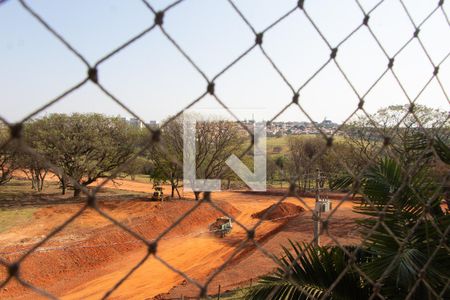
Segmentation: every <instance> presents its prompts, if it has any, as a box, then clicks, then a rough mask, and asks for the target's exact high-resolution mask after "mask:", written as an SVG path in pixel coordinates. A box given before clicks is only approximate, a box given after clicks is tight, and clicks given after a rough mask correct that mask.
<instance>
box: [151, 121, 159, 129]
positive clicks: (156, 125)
mask: <svg viewBox="0 0 450 300" xmlns="http://www.w3.org/2000/svg"><path fill="white" fill-rule="evenodd" d="M148 126H150V128H158V126H159V124H158V122H157V121H155V120H150V121H149V122H148Z"/></svg>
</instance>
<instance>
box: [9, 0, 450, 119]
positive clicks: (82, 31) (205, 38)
mask: <svg viewBox="0 0 450 300" xmlns="http://www.w3.org/2000/svg"><path fill="white" fill-rule="evenodd" d="M149 2H150V3H151V4H152V5H153V6H154V7H155V9H162V8H164V7H165V6H167V5H168V4H170V3H171V2H172V1H149ZM296 2H297V1H287V0H283V1H274V0H271V1H269V0H267V1H266V0H264V1H262V0H259V1H257V0H241V1H235V3H236V5H237V6H238V7H239V9H240V10H241V11H242V13H243V14H244V15H245V16H246V17H247V18H248V20H249V21H250V23H251V24H252V25H253V26H254V27H255V29H256V30H257V31H261V30H263V29H264V28H266V27H267V26H268V25H270V24H271V23H272V22H274V21H275V20H276V19H277V18H278V17H280V16H281V15H283V14H284V13H285V12H287V11H289V10H290V9H291V8H292V7H294V6H295V5H296ZM377 2H378V1H373V0H361V1H360V3H361V4H362V6H363V7H364V9H365V10H366V11H368V10H370V9H371V8H372V7H373V6H374V5H375V4H376V3H377ZM449 2H450V1H445V4H444V9H445V11H446V12H447V14H448V15H449V14H450V5H449ZM27 3H29V5H30V6H31V7H32V8H33V9H35V10H36V11H37V12H38V13H39V14H40V15H42V16H43V17H44V19H45V20H46V21H47V22H48V23H49V24H50V25H51V26H52V27H53V28H55V29H56V30H57V31H58V32H59V33H60V34H61V35H62V36H63V37H64V38H66V39H67V41H68V42H69V43H70V44H71V45H72V46H73V47H74V48H75V49H77V50H78V51H79V52H80V53H81V54H82V55H83V56H84V57H85V58H86V59H87V60H88V62H89V63H91V64H93V63H95V62H96V61H97V60H99V59H100V58H102V57H103V56H104V55H106V54H107V53H109V52H110V51H112V50H113V49H115V48H116V47H118V46H119V45H121V44H122V43H124V42H125V41H126V40H128V39H129V38H131V37H133V36H135V35H137V34H138V33H140V32H141V31H142V30H144V29H145V28H147V27H149V26H151V24H152V23H153V19H154V17H153V15H152V13H151V12H150V11H149V10H148V9H147V8H146V7H145V5H144V4H143V3H142V1H139V0H128V1H118V0H95V1H94V0H78V1H66V0H64V1H62V0H60V1H56V0H53V1H51V0H41V1H28V2H27ZM404 3H405V5H406V6H407V8H408V9H409V10H410V12H411V15H412V17H413V19H414V21H415V22H416V23H420V22H421V21H422V20H423V18H425V17H426V16H427V15H428V13H429V12H431V11H432V10H433V9H434V8H435V7H436V6H437V3H438V1H431V0H430V1H428V0H427V1H420V0H405V1H404ZM305 7H306V9H307V11H308V13H309V14H310V16H311V17H312V19H313V20H314V21H315V22H316V24H317V26H318V27H319V28H320V30H321V31H322V32H323V34H324V35H325V37H326V39H327V40H328V41H329V43H330V44H331V45H332V46H333V47H334V46H335V45H337V44H338V43H339V42H340V41H341V40H342V39H343V38H344V37H345V36H346V35H348V33H350V32H351V31H352V30H353V29H355V28H356V27H357V26H358V25H359V24H361V22H362V20H363V17H364V16H363V13H362V12H361V10H360V9H359V8H358V6H357V4H356V1H354V0H339V1H336V0H314V1H312V0H311V1H305ZM369 24H370V27H371V28H372V30H373V31H374V33H375V34H376V35H377V36H378V38H379V40H380V41H381V43H382V44H383V45H384V47H385V49H386V51H387V52H388V54H389V55H393V54H394V53H396V52H397V51H398V49H399V48H400V47H401V46H402V45H403V44H404V43H405V42H406V41H407V40H408V39H409V38H410V37H411V36H412V34H413V32H414V27H413V25H412V24H411V22H410V21H409V19H408V17H407V15H406V14H405V12H404V11H403V10H402V7H401V5H400V2H399V1H398V0H386V1H385V2H384V3H383V4H381V5H380V6H379V7H378V8H377V9H376V10H374V11H373V13H372V14H371V18H370V23H369ZM164 28H165V29H166V30H167V32H168V33H169V34H170V35H171V36H172V37H173V38H174V39H175V40H176V41H177V42H178V43H179V44H180V46H181V47H182V48H183V49H184V50H185V51H186V53H187V54H188V55H189V56H190V57H191V58H192V59H193V60H194V61H195V62H196V64H198V66H199V67H200V68H201V69H202V70H203V71H204V72H205V74H206V75H207V76H208V77H209V78H212V77H214V75H216V74H217V73H218V72H219V71H221V70H222V69H223V68H224V67H225V66H226V65H227V64H229V63H230V62H231V61H233V60H234V59H235V58H236V57H238V56H239V55H240V54H241V53H243V52H244V51H245V50H246V49H248V48H249V47H250V46H251V45H252V44H253V43H254V35H253V33H252V32H251V31H250V30H249V28H248V27H247V26H246V24H245V23H244V22H243V21H242V20H241V19H240V18H239V16H238V14H237V13H236V12H235V11H234V10H233V9H232V7H231V5H230V4H229V3H228V2H227V1H225V0H203V1H201V0H186V1H184V2H182V3H181V4H179V5H178V6H176V7H175V8H173V9H171V10H170V11H168V13H167V14H166V16H165V18H164ZM0 37H1V38H0V103H1V108H0V116H1V117H3V118H5V119H6V120H7V121H10V122H15V121H19V120H21V119H22V118H23V117H25V116H26V115H27V114H28V113H30V112H32V111H33V110H35V109H37V108H39V107H40V106H42V105H44V104H45V103H46V102H47V101H49V100H50V99H52V98H54V97H56V96H58V95H59V94H61V93H62V92H63V91H65V90H66V89H68V88H70V87H72V86H74V85H75V84H76V83H78V82H80V81H81V80H82V79H83V78H84V77H85V74H86V67H85V66H84V65H83V63H82V62H81V61H80V60H79V59H78V58H77V57H76V56H75V55H73V54H72V53H71V52H69V51H68V50H67V49H66V48H65V47H64V46H63V45H62V44H61V43H60V42H59V41H58V40H57V39H55V38H54V37H53V36H52V35H51V34H50V33H49V32H48V31H46V30H45V28H44V27H43V26H42V25H41V24H39V23H38V22H37V21H36V20H35V19H34V18H33V17H32V16H31V15H30V14H29V13H28V12H27V11H25V10H24V9H23V7H21V5H20V4H19V2H18V1H15V0H9V1H7V2H6V3H4V4H2V5H0ZM420 37H421V39H422V41H423V43H424V46H425V47H426V49H427V50H428V52H429V54H430V57H431V59H432V60H433V61H434V63H438V62H440V61H442V59H444V57H445V56H446V55H447V54H448V53H449V52H450V26H449V24H448V23H447V21H446V19H445V16H444V14H443V13H442V11H440V10H439V11H438V12H437V13H436V14H434V15H433V16H432V17H431V18H430V19H429V20H428V21H427V22H426V23H425V25H424V26H423V28H422V30H421V32H420ZM263 46H264V48H265V50H266V51H267V53H268V54H269V55H270V57H272V59H273V60H274V62H275V64H276V65H277V66H278V67H279V69H280V70H281V71H282V72H283V74H285V75H286V78H287V80H288V81H289V82H290V83H291V84H292V85H293V86H294V88H298V87H300V86H301V85H302V84H303V83H304V82H305V80H307V79H308V78H309V77H310V76H311V75H312V74H313V73H314V72H315V71H316V70H317V69H318V68H319V67H320V66H321V65H322V64H323V63H324V62H326V60H327V59H328V57H329V54H330V51H329V49H328V48H327V46H326V44H325V43H324V42H323V41H322V40H321V38H320V36H319V35H318V34H317V32H316V31H315V30H314V28H313V27H312V26H311V24H310V23H309V22H308V21H307V19H306V17H305V16H304V14H303V13H302V12H301V11H300V10H297V11H295V12H294V13H292V14H291V15H290V16H289V17H288V18H286V19H285V20H283V21H282V22H280V23H279V24H278V25H277V26H275V27H274V28H272V29H271V30H269V31H268V32H267V33H266V34H265V35H264V43H263ZM337 61H338V63H339V64H340V65H341V66H342V68H343V70H344V71H345V72H346V74H347V75H348V78H349V79H350V80H351V81H352V82H353V83H354V85H355V88H356V90H357V91H358V92H359V93H360V94H364V93H365V92H366V91H367V89H368V88H369V86H370V85H371V84H372V83H373V82H374V81H375V80H376V79H377V78H378V76H380V75H381V73H382V72H383V71H384V70H385V68H386V65H387V59H386V57H385V56H384V54H383V52H382V51H381V50H380V49H379V48H378V46H377V44H376V43H375V41H374V40H373V39H372V38H371V36H370V34H369V31H368V29H367V28H365V27H363V28H361V29H360V30H358V31H357V32H356V33H355V34H354V35H353V36H352V37H351V38H350V39H349V40H348V41H347V42H345V43H344V44H343V45H342V46H340V47H339V50H338V55H337ZM394 71H395V72H396V74H397V75H398V77H399V79H400V80H401V82H402V83H403V85H404V86H405V88H406V90H407V92H408V94H409V96H410V97H411V98H415V97H416V95H417V94H418V92H419V91H420V90H421V89H422V87H423V86H424V85H425V83H426V82H427V80H428V79H429V78H430V76H431V75H432V72H433V68H432V66H431V64H430V62H429V61H428V58H427V56H426V55H425V53H424V52H423V50H422V49H421V47H420V44H419V42H418V41H417V40H414V41H413V42H411V43H410V44H409V45H408V47H406V48H405V49H404V50H403V51H402V52H401V53H400V54H399V55H398V57H397V58H396V60H395V65H394ZM439 77H440V79H441V81H442V83H443V84H444V85H445V88H446V91H447V93H449V92H450V85H449V82H450V58H448V59H447V60H446V61H445V62H444V63H443V64H442V65H441V68H440V73H439ZM99 80H100V82H101V83H102V84H103V85H104V86H105V87H106V88H107V89H108V90H109V91H110V92H111V93H112V94H114V95H116V96H117V97H118V98H119V99H120V100H121V101H123V102H124V103H125V104H126V105H127V106H128V107H129V108H130V109H131V110H133V111H134V112H135V113H136V114H138V115H139V116H140V117H141V118H142V119H144V120H146V121H148V120H162V119H164V118H166V117H167V116H169V115H172V114H174V113H176V112H178V111H179V110H180V109H182V108H183V107H184V106H186V105H187V104H189V103H190V102H191V101H192V100H194V99H195V98H197V97H198V96H199V95H201V94H202V93H203V92H204V90H205V89H206V82H205V80H204V79H203V78H202V77H201V76H200V74H199V73H198V72H197V71H196V70H195V69H194V68H193V67H192V66H191V65H190V64H189V63H188V62H187V60H186V59H185V58H184V57H183V56H182V55H181V54H180V53H179V52H178V51H177V50H176V48H175V47H174V46H173V45H172V44H171V43H170V42H169V41H168V40H167V38H166V37H165V36H163V34H162V33H161V31H160V30H159V29H156V30H153V31H151V32H149V33H148V34H146V35H145V36H144V37H143V38H141V39H140V40H138V41H137V42H135V43H134V44H132V45H131V46H129V47H128V48H126V49H124V50H123V51H122V52H120V53H119V54H117V55H116V56H114V57H113V58H111V59H110V60H107V61H106V62H104V63H103V64H101V65H100V66H99ZM216 93H217V95H218V96H219V98H220V99H221V100H223V102H224V103H226V104H227V105H228V106H229V107H230V108H231V109H232V110H235V111H236V112H237V114H238V116H239V117H240V118H250V117H251V114H256V115H255V117H256V118H258V119H265V120H267V119H270V118H271V117H273V116H274V115H275V114H276V113H277V112H278V111H280V110H281V109H282V108H283V107H284V106H285V105H286V104H287V103H289V101H290V99H291V98H292V92H291V91H290V89H289V88H288V87H287V85H286V84H285V83H284V82H283V81H282V79H281V77H280V76H279V75H278V74H277V73H276V71H275V70H274V69H273V68H272V66H271V65H270V64H269V62H268V61H267V59H266V58H265V57H264V56H263V55H262V53H261V51H260V50H259V49H258V48H256V49H254V50H253V51H251V52H250V54H249V55H247V56H246V57H245V58H243V59H242V60H241V61H240V62H239V63H238V64H236V65H235V66H234V67H232V68H231V69H230V70H229V71H227V72H226V73H225V74H224V75H223V76H221V77H219V78H218V79H217V81H216ZM365 100H366V104H365V105H366V106H365V107H366V109H367V110H368V111H369V112H374V111H376V110H377V109H378V108H380V107H384V106H387V105H390V104H406V103H407V99H406V97H405V96H404V94H403V93H402V92H401V90H400V88H399V86H398V85H397V83H396V82H395V80H394V78H393V76H392V75H391V74H388V75H386V76H385V77H384V78H383V79H382V80H381V81H380V83H379V84H378V85H377V86H376V87H375V88H374V89H373V90H372V91H371V93H369V95H368V96H367V97H366V99H365ZM299 103H300V104H301V105H302V107H303V108H304V109H305V110H306V111H307V112H308V113H309V114H310V116H311V117H312V118H313V119H315V120H318V121H321V120H322V119H323V118H325V117H327V118H329V119H332V120H334V121H337V122H340V121H343V120H344V119H345V118H346V117H347V116H348V115H349V114H350V113H351V112H352V111H353V110H354V109H355V108H356V106H357V103H358V98H357V97H356V95H355V94H354V92H353V91H352V90H351V88H350V87H349V86H348V84H347V83H346V82H345V80H344V78H343V77H342V75H341V74H340V73H339V72H338V70H337V67H336V66H335V65H334V64H333V63H330V64H329V65H328V66H327V67H326V68H325V69H324V70H323V71H322V72H321V73H320V74H319V75H318V76H317V77H316V78H315V79H313V80H312V81H311V82H310V83H309V84H308V85H307V86H306V87H305V89H304V90H302V91H301V93H300V101H299ZM417 103H419V104H425V105H428V106H431V107H435V108H441V109H443V110H446V111H448V110H449V100H448V99H446V97H445V95H444V94H443V93H442V91H441V90H440V88H439V86H438V84H437V81H436V80H433V82H431V84H430V85H429V87H428V88H427V89H426V90H425V91H424V92H423V93H422V94H421V96H420V97H419V98H418V100H417ZM218 107H219V106H218V104H217V103H216V102H215V100H214V99H212V98H211V97H205V98H204V99H203V100H202V101H200V102H199V103H198V104H197V105H196V106H195V108H201V109H203V108H218ZM51 112H65V113H70V112H101V113H105V114H108V115H122V116H127V117H129V115H128V114H127V113H126V112H125V111H124V110H123V109H122V108H121V107H119V106H118V105H117V104H115V103H114V102H112V101H111V100H110V99H109V98H108V97H107V96H105V95H104V94H103V93H102V92H101V91H99V89H98V88H97V87H96V86H95V85H93V84H91V83H88V84H86V85H84V86H83V87H82V88H80V89H79V90H77V91H75V92H74V93H72V94H71V95H69V96H68V97H66V98H64V99H62V100H61V101H60V102H58V103H57V104H55V105H53V106H51V107H50V108H49V109H47V110H45V111H44V112H42V113H41V115H42V114H46V113H51ZM278 120H293V121H295V120H306V116H304V115H303V114H302V113H301V112H300V110H298V109H297V108H296V107H291V108H290V109H288V110H287V111H286V112H285V113H284V114H282V115H281V116H280V117H279V118H278Z"/></svg>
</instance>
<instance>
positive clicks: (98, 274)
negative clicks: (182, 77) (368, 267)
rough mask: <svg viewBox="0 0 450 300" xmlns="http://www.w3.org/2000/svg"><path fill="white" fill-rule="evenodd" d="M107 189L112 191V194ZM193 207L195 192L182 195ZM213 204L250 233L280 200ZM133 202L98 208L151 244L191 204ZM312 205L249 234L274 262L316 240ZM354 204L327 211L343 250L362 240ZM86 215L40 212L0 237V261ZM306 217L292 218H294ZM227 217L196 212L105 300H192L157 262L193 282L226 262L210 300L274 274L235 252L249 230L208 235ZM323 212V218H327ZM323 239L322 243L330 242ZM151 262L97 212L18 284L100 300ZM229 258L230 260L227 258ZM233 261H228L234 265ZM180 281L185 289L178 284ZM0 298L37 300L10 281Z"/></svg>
mask: <svg viewBox="0 0 450 300" xmlns="http://www.w3.org/2000/svg"><path fill="white" fill-rule="evenodd" d="M120 183H121V185H120V186H119V187H117V188H120V189H126V190H138V191H144V192H151V190H152V189H151V185H150V184H144V183H137V182H129V181H127V180H121V182H120ZM108 187H112V188H113V186H108ZM184 196H185V197H186V198H189V199H193V195H192V194H188V193H185V195H184ZM212 198H213V201H214V203H216V204H217V205H219V206H220V207H221V208H222V209H223V210H225V212H226V213H227V214H230V215H231V216H232V217H233V218H235V219H236V220H237V221H238V222H239V223H240V224H243V225H244V226H245V227H246V228H252V227H253V226H254V225H255V224H257V223H258V222H259V221H260V220H259V219H255V218H254V217H252V215H258V216H259V217H260V216H261V214H262V213H263V212H265V211H266V210H267V209H268V207H271V206H272V205H273V204H274V203H276V202H277V201H278V200H279V197H276V196H273V195H264V194H245V193H239V192H220V193H214V194H213V195H212ZM143 199H144V198H141V199H139V198H136V199H133V200H126V199H125V200H123V199H121V200H120V201H119V200H114V199H113V198H111V199H110V200H107V201H100V203H99V207H100V209H101V210H102V211H104V212H106V213H108V214H109V215H110V216H111V217H113V218H114V219H115V220H117V221H119V222H121V223H122V224H125V225H126V226H127V227H129V228H130V229H132V230H133V231H134V232H136V233H138V234H139V235H141V236H143V237H145V238H146V239H147V240H152V239H154V238H156V237H157V236H158V235H159V234H161V232H164V230H166V229H168V228H169V227H170V226H171V225H172V224H173V223H174V222H176V221H177V220H178V219H179V218H180V217H181V216H182V215H183V214H184V213H186V212H187V211H188V210H189V209H191V208H192V207H193V206H194V205H196V204H197V202H195V201H184V200H182V201H168V202H163V203H159V202H158V203H156V202H144V201H142V200H143ZM298 205H302V206H303V207H305V205H307V206H308V207H310V208H311V207H313V206H314V199H308V198H303V203H300V202H299V201H298V199H295V198H287V199H286V200H285V201H284V202H283V203H282V206H281V207H280V208H276V209H274V211H273V212H270V213H269V216H268V217H269V218H280V217H282V218H283V219H281V220H280V221H279V222H270V221H267V222H266V221H263V222H262V223H260V224H259V226H258V227H257V228H256V231H255V240H256V241H257V242H258V244H259V245H260V247H263V248H264V249H265V250H266V251H269V252H270V253H273V254H274V255H278V254H279V253H280V249H281V248H280V244H286V241H287V240H288V239H292V240H298V241H306V242H309V241H310V240H311V239H312V220H311V218H310V217H308V216H310V214H309V213H308V212H307V211H306V212H303V210H304V209H303V207H300V206H298ZM352 205H353V204H352V202H350V201H343V202H340V201H337V200H333V208H336V207H338V210H337V211H336V212H335V213H333V215H332V218H331V220H330V222H329V231H328V233H329V234H330V235H332V237H333V239H334V241H336V240H337V241H339V243H341V244H355V243H358V242H359V237H358V236H357V234H356V232H355V224H354V220H355V218H357V217H358V215H356V214H355V213H353V212H352V209H351V208H352ZM82 207H83V204H81V203H78V204H77V203H72V204H61V205H53V206H48V207H42V208H39V209H38V210H37V211H36V212H35V214H34V216H33V219H32V220H30V221H29V222H28V223H26V224H21V225H20V226H16V227H13V228H11V229H9V230H8V231H6V232H3V233H0V259H5V260H8V261H15V260H16V259H17V258H18V257H19V256H20V255H22V254H23V251H26V250H27V249H30V247H32V246H33V245H35V244H36V243H37V242H39V241H40V240H41V239H43V238H44V237H45V236H46V235H47V234H48V233H49V232H50V231H51V230H52V229H54V228H55V227H56V226H58V225H60V224H62V223H63V222H65V221H66V220H67V219H68V218H69V217H70V216H72V215H73V214H75V213H76V212H77V211H79V210H80V209H81V208H82ZM302 212H303V214H302V215H301V216H298V217H289V218H286V217H287V216H291V215H298V214H299V213H302ZM222 215H223V213H222V212H219V211H217V210H216V209H214V208H213V207H212V206H211V205H210V204H208V203H203V204H201V205H200V206H199V207H198V208H197V209H196V210H195V211H194V212H192V213H191V214H189V215H188V216H187V217H186V218H185V219H184V220H183V221H181V222H180V223H179V224H178V225H177V226H175V227H174V228H173V229H171V230H170V231H169V232H167V233H166V234H165V235H164V237H163V238H162V239H161V240H160V241H159V242H158V248H157V257H154V256H151V257H149V258H148V259H147V260H146V261H145V263H143V264H142V265H141V266H140V267H139V268H138V269H137V270H136V271H135V272H134V273H133V274H132V275H131V276H130V277H129V278H128V279H127V280H126V281H125V282H124V283H123V284H122V285H121V286H120V287H119V288H118V289H117V290H116V291H114V293H112V294H111V296H110V298H111V299H151V298H152V297H155V296H157V295H158V294H161V297H164V298H179V297H180V295H184V296H192V297H195V296H197V295H198V292H199V291H198V288H197V287H196V286H195V285H192V284H190V283H187V284H186V283H185V278H184V277H183V276H181V275H179V274H177V273H175V272H173V271H172V270H170V269H169V268H168V267H167V266H166V265H164V264H162V263H161V262H160V261H159V259H162V260H163V261H164V262H165V263H168V264H169V265H170V266H171V267H172V268H175V269H177V270H182V271H183V272H184V273H185V274H187V275H188V276H189V277H190V278H192V279H194V280H196V281H198V282H200V283H201V284H203V283H205V282H206V281H207V280H208V279H209V278H210V277H211V276H215V274H214V273H215V271H216V270H218V269H219V268H220V267H221V266H222V265H223V264H224V263H225V262H227V267H226V268H225V269H223V271H222V272H221V273H220V274H217V276H215V277H214V279H213V280H212V281H211V284H210V285H209V287H210V289H209V293H210V294H214V293H215V292H216V288H217V286H218V285H219V284H221V285H222V291H223V290H226V289H232V288H235V287H237V286H239V285H241V284H248V283H249V281H250V280H252V279H253V280H256V278H257V277H258V276H260V275H263V274H265V273H267V272H270V271H271V270H272V269H273V268H274V266H275V263H274V262H273V260H271V259H270V258H268V257H267V256H266V255H265V254H263V252H261V251H260V249H259V248H256V247H255V244H254V243H251V242H247V243H246V244H245V247H243V248H242V249H240V250H239V251H238V252H237V253H235V252H236V251H237V250H238V249H239V246H241V245H242V243H243V241H244V240H245V239H246V238H247V233H246V231H245V230H244V229H243V228H242V227H240V226H239V225H238V224H236V223H234V224H233V230H232V232H231V233H230V235H227V236H226V237H225V238H223V239H221V238H217V237H214V236H212V235H210V234H209V233H208V225H209V224H211V223H212V222H214V220H215V219H216V218H217V217H220V216H222ZM328 215H329V213H325V214H323V215H322V217H323V218H326V217H327V216H328ZM333 239H331V238H330V237H328V236H326V235H324V236H323V237H322V238H321V242H322V243H323V244H329V243H333ZM146 254H147V248H146V246H145V245H143V244H142V243H141V242H140V241H138V240H137V239H136V238H134V237H133V236H131V235H130V234H129V233H127V232H125V231H123V230H122V229H120V228H119V227H117V226H115V225H113V224H112V223H111V222H110V221H109V220H107V219H105V218H104V217H103V216H101V215H100V214H99V213H98V212H96V211H94V210H92V209H87V210H85V211H84V212H83V213H82V214H81V215H80V216H79V217H78V218H76V219H75V220H74V221H73V222H72V223H71V224H69V225H68V226H67V227H65V228H64V229H63V230H62V231H61V232H59V233H58V234H57V235H55V236H54V237H52V238H51V239H50V240H49V241H47V242H46V243H45V244H44V245H42V246H41V247H40V248H38V249H37V251H35V252H33V253H32V254H30V255H29V256H28V257H27V258H26V259H25V260H24V261H23V263H22V264H21V269H20V274H21V277H22V278H23V279H25V280H27V281H28V282H30V283H31V284H33V285H35V286H37V287H39V288H43V289H45V290H47V291H49V292H51V293H52V294H54V295H56V296H58V297H61V298H63V299H100V298H101V297H102V296H103V295H104V294H105V292H107V291H108V290H109V289H110V288H111V287H113V286H114V285H115V284H116V283H117V282H118V281H119V280H120V279H122V278H123V277H124V276H125V275H126V274H127V273H128V272H129V270H130V269H132V268H133V267H134V266H136V264H137V263H139V261H140V260H141V259H142V258H143V257H145V256H146ZM232 255H233V256H232ZM231 256H232V257H233V258H232V259H231V260H229V259H230V257H231ZM5 278H6V270H5V269H4V268H2V267H1V265H0V282H2V281H3V280H4V279H5ZM183 282H184V283H183ZM0 299H39V297H38V296H37V295H35V294H32V291H31V290H29V289H25V288H23V287H21V286H20V285H19V284H18V283H17V282H15V281H14V280H13V281H12V282H10V283H8V284H7V285H6V286H5V287H4V288H3V289H2V290H0Z"/></svg>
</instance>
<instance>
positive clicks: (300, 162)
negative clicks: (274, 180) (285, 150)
mask: <svg viewBox="0 0 450 300" xmlns="http://www.w3.org/2000/svg"><path fill="white" fill-rule="evenodd" d="M288 145H289V161H290V163H291V164H290V172H291V174H292V175H291V177H293V178H297V181H298V186H299V187H302V189H303V191H306V189H307V185H308V183H309V180H308V179H309V178H310V177H311V174H313V172H315V170H316V169H317V168H318V167H319V164H318V159H320V157H316V156H317V155H319V153H320V152H321V151H322V150H323V148H325V147H326V143H325V141H324V139H323V138H322V137H320V136H314V137H306V136H292V137H290V138H289V140H288Z"/></svg>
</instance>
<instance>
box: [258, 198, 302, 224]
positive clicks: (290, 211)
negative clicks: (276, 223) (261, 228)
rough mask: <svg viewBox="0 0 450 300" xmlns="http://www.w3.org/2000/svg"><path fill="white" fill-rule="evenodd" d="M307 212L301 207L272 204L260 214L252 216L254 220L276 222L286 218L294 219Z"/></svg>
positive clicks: (286, 203)
mask: <svg viewBox="0 0 450 300" xmlns="http://www.w3.org/2000/svg"><path fill="white" fill-rule="evenodd" d="M303 211H305V209H304V208H303V207H301V206H298V205H295V204H292V203H288V202H283V203H281V204H279V205H276V204H272V205H271V206H269V207H268V208H266V209H263V210H262V211H260V212H257V213H255V214H252V217H253V218H257V219H262V218H264V220H275V219H279V218H286V217H292V216H296V215H298V214H300V213H302V212H303Z"/></svg>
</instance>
